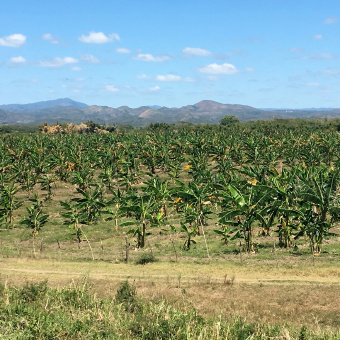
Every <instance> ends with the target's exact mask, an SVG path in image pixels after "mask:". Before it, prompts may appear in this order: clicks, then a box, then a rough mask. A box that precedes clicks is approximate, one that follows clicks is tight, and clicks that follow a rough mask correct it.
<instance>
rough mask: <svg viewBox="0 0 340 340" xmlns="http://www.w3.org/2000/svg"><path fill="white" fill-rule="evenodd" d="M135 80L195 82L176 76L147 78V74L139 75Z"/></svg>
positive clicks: (166, 75)
mask: <svg viewBox="0 0 340 340" xmlns="http://www.w3.org/2000/svg"><path fill="white" fill-rule="evenodd" d="M136 78H137V79H151V80H156V81H161V82H175V81H184V82H193V81H195V80H194V79H193V78H189V77H185V78H183V77H181V76H178V75H176V74H164V75H163V74H158V75H156V76H148V75H147V74H141V75H138V76H136Z"/></svg>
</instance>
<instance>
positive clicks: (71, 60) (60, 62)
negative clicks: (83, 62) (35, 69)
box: [39, 57, 78, 67]
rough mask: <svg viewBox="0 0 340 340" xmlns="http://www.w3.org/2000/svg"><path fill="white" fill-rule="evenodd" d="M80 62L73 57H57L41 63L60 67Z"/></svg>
mask: <svg viewBox="0 0 340 340" xmlns="http://www.w3.org/2000/svg"><path fill="white" fill-rule="evenodd" d="M76 63H78V60H77V59H75V58H72V57H64V58H60V57H56V58H54V59H52V60H50V61H41V62H40V63H39V65H40V66H41V67H60V66H64V65H68V64H76Z"/></svg>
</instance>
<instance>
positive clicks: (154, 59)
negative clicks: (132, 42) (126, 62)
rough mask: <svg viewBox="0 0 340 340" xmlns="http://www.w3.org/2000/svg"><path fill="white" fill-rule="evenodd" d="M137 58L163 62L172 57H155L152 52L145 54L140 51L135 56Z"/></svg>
mask: <svg viewBox="0 0 340 340" xmlns="http://www.w3.org/2000/svg"><path fill="white" fill-rule="evenodd" d="M134 59H135V60H142V61H156V62H162V61H166V60H169V59H170V57H169V56H166V55H163V56H160V57H154V56H153V55H152V54H143V53H139V54H138V55H137V56H136V57H134Z"/></svg>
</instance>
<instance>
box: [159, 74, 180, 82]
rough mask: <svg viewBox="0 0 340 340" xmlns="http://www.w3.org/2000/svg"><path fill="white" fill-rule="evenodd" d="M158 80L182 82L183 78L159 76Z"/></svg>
mask: <svg viewBox="0 0 340 340" xmlns="http://www.w3.org/2000/svg"><path fill="white" fill-rule="evenodd" d="M156 80H158V81H181V80H182V77H180V76H177V75H175V74H166V75H161V74H159V75H157V76H156Z"/></svg>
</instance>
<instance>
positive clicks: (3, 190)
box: [0, 183, 22, 227]
mask: <svg viewBox="0 0 340 340" xmlns="http://www.w3.org/2000/svg"><path fill="white" fill-rule="evenodd" d="M19 190H20V188H19V187H18V186H17V185H16V184H14V183H12V184H11V185H9V186H7V185H2V186H1V187H0V216H2V217H4V218H5V221H6V222H7V223H9V226H10V227H13V220H14V219H13V218H14V211H15V210H17V209H19V208H20V207H21V205H22V202H19V201H18V200H17V198H16V194H17V193H18V191H19Z"/></svg>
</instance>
